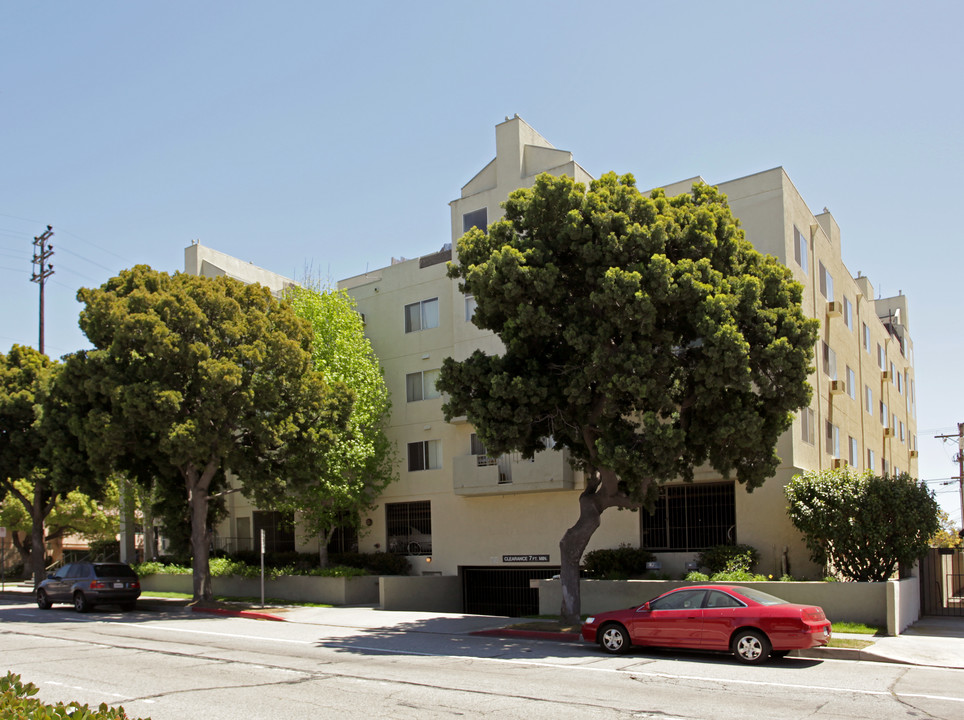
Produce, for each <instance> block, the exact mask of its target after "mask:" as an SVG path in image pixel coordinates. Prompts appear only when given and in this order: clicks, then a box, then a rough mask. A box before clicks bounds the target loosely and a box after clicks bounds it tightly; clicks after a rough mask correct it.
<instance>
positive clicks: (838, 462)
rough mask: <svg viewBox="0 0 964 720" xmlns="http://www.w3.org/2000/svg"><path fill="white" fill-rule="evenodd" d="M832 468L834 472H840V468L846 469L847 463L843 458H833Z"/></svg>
mask: <svg viewBox="0 0 964 720" xmlns="http://www.w3.org/2000/svg"><path fill="white" fill-rule="evenodd" d="M833 467H834V469H835V470H840V469H841V468H845V467H847V461H846V460H844V459H843V458H834V459H833Z"/></svg>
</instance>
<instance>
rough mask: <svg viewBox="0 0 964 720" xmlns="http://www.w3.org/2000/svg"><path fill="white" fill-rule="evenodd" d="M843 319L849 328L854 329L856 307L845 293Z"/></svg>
mask: <svg viewBox="0 0 964 720" xmlns="http://www.w3.org/2000/svg"><path fill="white" fill-rule="evenodd" d="M843 321H844V325H846V326H847V327H848V328H849V329H851V330H853V329H854V308H853V305H851V304H850V300H848V299H847V296H846V295H844V299H843Z"/></svg>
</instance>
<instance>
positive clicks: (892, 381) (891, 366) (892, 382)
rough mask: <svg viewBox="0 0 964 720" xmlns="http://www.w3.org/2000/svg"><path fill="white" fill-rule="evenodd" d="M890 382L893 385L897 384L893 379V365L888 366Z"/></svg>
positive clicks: (895, 379)
mask: <svg viewBox="0 0 964 720" xmlns="http://www.w3.org/2000/svg"><path fill="white" fill-rule="evenodd" d="M890 382H891V384H893V385H896V384H897V378H895V377H894V363H891V364H890Z"/></svg>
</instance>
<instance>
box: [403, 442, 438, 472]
mask: <svg viewBox="0 0 964 720" xmlns="http://www.w3.org/2000/svg"><path fill="white" fill-rule="evenodd" d="M441 467H442V441H441V440H423V441H421V442H413V443H409V444H408V471H409V472H417V471H418V470H438V469H440V468H441Z"/></svg>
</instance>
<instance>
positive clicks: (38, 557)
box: [30, 479, 47, 589]
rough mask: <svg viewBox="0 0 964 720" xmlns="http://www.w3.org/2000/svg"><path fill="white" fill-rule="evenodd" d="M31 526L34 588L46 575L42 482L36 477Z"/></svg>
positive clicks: (44, 515) (31, 560)
mask: <svg viewBox="0 0 964 720" xmlns="http://www.w3.org/2000/svg"><path fill="white" fill-rule="evenodd" d="M30 514H31V515H32V518H31V519H32V521H33V527H32V528H31V530H30V571H31V573H32V574H33V586H34V589H36V588H37V586H38V585H39V584H40V581H41V580H43V579H44V578H46V577H47V563H46V560H47V557H46V556H47V553H46V548H45V547H44V519H45V518H46V513H45V512H44V499H43V483H42V482H41V481H40V480H39V479H38V480H37V481H36V482H34V485H33V508H32V509H31V513H30Z"/></svg>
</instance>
